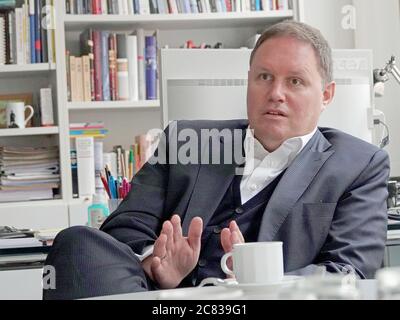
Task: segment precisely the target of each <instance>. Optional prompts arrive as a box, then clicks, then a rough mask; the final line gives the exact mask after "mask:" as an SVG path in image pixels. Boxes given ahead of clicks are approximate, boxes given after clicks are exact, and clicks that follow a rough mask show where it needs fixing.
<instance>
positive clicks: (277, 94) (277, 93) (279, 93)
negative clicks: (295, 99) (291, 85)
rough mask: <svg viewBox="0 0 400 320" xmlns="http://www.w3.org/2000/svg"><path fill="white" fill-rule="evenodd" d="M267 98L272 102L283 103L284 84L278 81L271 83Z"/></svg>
mask: <svg viewBox="0 0 400 320" xmlns="http://www.w3.org/2000/svg"><path fill="white" fill-rule="evenodd" d="M269 98H270V100H271V101H272V102H280V103H283V102H285V100H286V98H285V86H284V84H282V83H280V82H279V81H275V82H274V83H273V84H272V87H271V90H270V93H269Z"/></svg>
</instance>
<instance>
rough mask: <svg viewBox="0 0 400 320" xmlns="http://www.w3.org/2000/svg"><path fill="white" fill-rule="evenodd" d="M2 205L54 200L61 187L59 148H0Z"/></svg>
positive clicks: (0, 194) (0, 195) (0, 197)
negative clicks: (9, 202)
mask: <svg viewBox="0 0 400 320" xmlns="http://www.w3.org/2000/svg"><path fill="white" fill-rule="evenodd" d="M0 169H1V177H0V202H6V201H24V200H43V199H52V198H53V189H57V188H59V187H60V164H59V151H58V147H57V146H54V147H40V148H33V147H8V146H7V147H0Z"/></svg>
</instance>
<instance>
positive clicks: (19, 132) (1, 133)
mask: <svg viewBox="0 0 400 320" xmlns="http://www.w3.org/2000/svg"><path fill="white" fill-rule="evenodd" d="M58 133H59V129H58V127H43V128H42V127H39V128H25V129H0V137H18V136H37V135H49V134H58Z"/></svg>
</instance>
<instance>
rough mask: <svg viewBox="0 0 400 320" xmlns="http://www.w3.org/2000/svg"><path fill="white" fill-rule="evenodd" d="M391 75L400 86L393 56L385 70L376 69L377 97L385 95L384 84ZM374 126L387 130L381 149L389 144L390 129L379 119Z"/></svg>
mask: <svg viewBox="0 0 400 320" xmlns="http://www.w3.org/2000/svg"><path fill="white" fill-rule="evenodd" d="M389 74H391V75H392V76H393V77H394V78H395V79H396V81H397V83H398V84H400V70H399V69H398V68H397V66H396V61H395V56H391V57H390V60H389V61H388V62H387V63H386V66H385V67H384V68H383V69H374V93H375V97H382V96H383V94H384V89H385V86H384V83H385V82H386V81H388V80H389V79H390V78H389ZM374 124H382V125H383V126H384V127H385V129H386V136H385V137H384V138H382V140H381V142H380V144H379V146H380V147H381V148H383V147H385V146H387V145H388V144H389V128H388V127H387V125H386V124H385V123H384V122H382V121H381V120H379V119H375V120H374Z"/></svg>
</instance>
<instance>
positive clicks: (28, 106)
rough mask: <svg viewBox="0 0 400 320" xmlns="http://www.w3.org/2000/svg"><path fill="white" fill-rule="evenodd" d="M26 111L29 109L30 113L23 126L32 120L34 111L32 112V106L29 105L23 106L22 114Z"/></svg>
mask: <svg viewBox="0 0 400 320" xmlns="http://www.w3.org/2000/svg"><path fill="white" fill-rule="evenodd" d="M26 109H29V110H30V111H31V114H30V115H29V116H28V118H26V119H25V125H26V124H27V123H28V121H29V120H31V119H32V117H33V114H34V113H35V110H33V108H32V106H30V105H27V106H25V109H24V112H25V110H26Z"/></svg>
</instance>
